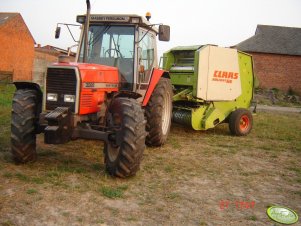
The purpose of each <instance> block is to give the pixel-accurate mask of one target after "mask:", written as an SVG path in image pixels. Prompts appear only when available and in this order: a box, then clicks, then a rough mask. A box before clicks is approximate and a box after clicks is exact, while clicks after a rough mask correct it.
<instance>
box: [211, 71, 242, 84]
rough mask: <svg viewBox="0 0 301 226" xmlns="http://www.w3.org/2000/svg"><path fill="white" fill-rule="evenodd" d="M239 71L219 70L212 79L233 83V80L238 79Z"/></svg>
mask: <svg viewBox="0 0 301 226" xmlns="http://www.w3.org/2000/svg"><path fill="white" fill-rule="evenodd" d="M238 76H239V73H237V72H230V71H218V70H215V71H214V73H213V78H212V81H216V82H225V83H232V81H233V80H236V79H238Z"/></svg>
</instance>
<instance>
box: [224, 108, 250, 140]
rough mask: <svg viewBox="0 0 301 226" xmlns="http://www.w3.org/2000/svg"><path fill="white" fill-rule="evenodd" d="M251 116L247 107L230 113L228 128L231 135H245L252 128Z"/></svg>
mask: <svg viewBox="0 0 301 226" xmlns="http://www.w3.org/2000/svg"><path fill="white" fill-rule="evenodd" d="M252 126H253V117H252V113H251V112H250V111H249V110H247V109H237V110H235V111H233V112H232V113H231V114H230V117H229V129H230V132H231V133H232V134H233V135H236V136H246V135H247V134H249V133H250V132H251V130H252Z"/></svg>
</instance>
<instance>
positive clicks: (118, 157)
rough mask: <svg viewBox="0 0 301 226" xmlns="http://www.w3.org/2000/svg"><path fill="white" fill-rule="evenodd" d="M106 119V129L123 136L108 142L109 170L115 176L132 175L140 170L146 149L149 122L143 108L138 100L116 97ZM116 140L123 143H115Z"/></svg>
mask: <svg viewBox="0 0 301 226" xmlns="http://www.w3.org/2000/svg"><path fill="white" fill-rule="evenodd" d="M106 118H107V119H106V122H107V127H109V128H115V130H119V131H121V132H120V133H119V134H122V135H121V136H120V137H119V138H118V137H117V136H115V137H114V139H112V140H111V141H109V142H108V143H105V147H104V154H105V159H104V160H105V165H106V169H107V171H108V173H109V174H111V175H112V176H118V177H122V178H124V177H129V176H133V175H135V174H136V172H137V171H138V170H139V167H140V162H141V160H142V156H143V151H144V149H145V136H146V132H145V123H146V122H145V119H144V114H143V110H142V108H141V105H140V104H139V103H138V102H137V101H136V100H135V99H130V98H124V97H119V98H116V99H114V100H113V101H112V102H111V104H110V106H109V108H108V114H107V117H106ZM116 139H120V141H119V142H116ZM118 143H119V145H118Z"/></svg>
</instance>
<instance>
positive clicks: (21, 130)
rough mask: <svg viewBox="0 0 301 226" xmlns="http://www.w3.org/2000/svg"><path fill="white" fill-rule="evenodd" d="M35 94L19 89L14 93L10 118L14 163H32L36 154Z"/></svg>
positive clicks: (28, 90) (34, 92) (33, 91)
mask: <svg viewBox="0 0 301 226" xmlns="http://www.w3.org/2000/svg"><path fill="white" fill-rule="evenodd" d="M37 100H38V98H37V92H36V91H35V90H30V89H19V90H17V91H16V92H15V94H14V97H13V103H12V118H11V152H12V155H13V158H14V160H15V162H16V163H27V162H33V161H35V160H36V158H37V153H36V133H35V122H36V111H37V109H36V108H37Z"/></svg>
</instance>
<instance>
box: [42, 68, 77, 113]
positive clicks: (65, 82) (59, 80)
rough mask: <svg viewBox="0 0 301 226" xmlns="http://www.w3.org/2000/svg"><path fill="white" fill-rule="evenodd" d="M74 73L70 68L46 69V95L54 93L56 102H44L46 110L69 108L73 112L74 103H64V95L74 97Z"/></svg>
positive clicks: (75, 82) (75, 80)
mask: <svg viewBox="0 0 301 226" xmlns="http://www.w3.org/2000/svg"><path fill="white" fill-rule="evenodd" d="M76 84H77V79H76V73H75V69H70V68H48V69H47V76H46V95H47V93H56V94H57V95H58V100H57V101H47V100H46V110H54V109H55V108H57V107H69V109H70V110H71V111H72V112H75V103H66V102H64V95H65V94H70V95H76Z"/></svg>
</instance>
